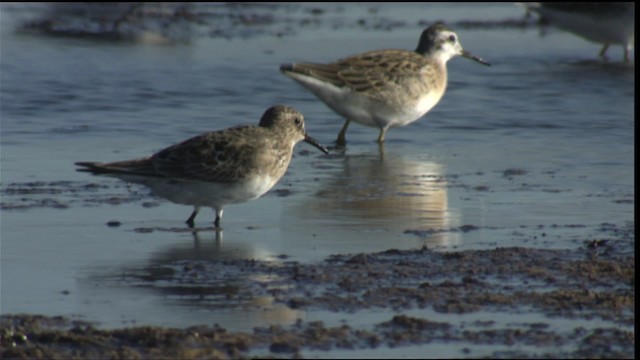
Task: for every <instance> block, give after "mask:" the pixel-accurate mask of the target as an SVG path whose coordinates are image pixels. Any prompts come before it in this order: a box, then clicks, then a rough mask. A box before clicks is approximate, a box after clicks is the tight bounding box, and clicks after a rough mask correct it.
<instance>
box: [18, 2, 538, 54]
mask: <svg viewBox="0 0 640 360" xmlns="http://www.w3.org/2000/svg"><path fill="white" fill-rule="evenodd" d="M38 10H39V11H38V12H37V14H34V15H33V16H32V17H31V18H30V19H28V20H26V21H24V22H23V23H22V24H21V26H20V27H19V29H18V30H19V31H21V32H24V33H33V34H38V35H45V36H51V37H67V38H77V39H87V40H91V41H96V40H97V41H118V42H121V41H124V42H139V41H143V42H155V43H159V44H167V43H175V42H181V43H182V42H190V41H192V40H194V39H196V38H203V37H210V38H224V39H229V40H231V39H247V38H254V37H263V36H270V37H288V36H294V35H296V34H297V33H298V31H299V30H300V29H315V28H323V27H325V28H326V27H332V28H334V29H354V28H357V29H367V30H383V31H392V30H394V29H398V28H406V27H409V26H415V25H419V26H421V27H426V26H428V25H431V24H432V23H434V22H436V21H442V20H441V19H429V20H420V21H418V23H417V24H412V23H408V22H407V21H404V20H399V19H396V18H392V17H388V16H385V15H383V14H380V12H381V11H380V8H379V7H378V6H376V5H375V4H372V5H370V6H369V7H368V9H367V10H363V11H364V12H367V13H368V14H370V15H372V16H370V17H361V16H348V14H345V12H344V8H343V6H341V5H340V4H334V5H327V4H324V5H323V6H322V7H318V6H316V5H314V4H301V3H298V4H294V3H289V4H249V3H245V4H236V3H218V4H213V3H211V4H181V3H170V4H152V3H118V4H109V3H104V4H99V5H98V6H96V4H94V5H91V6H87V5H84V4H51V5H48V6H43V7H41V8H39V9H38ZM450 25H453V26H455V28H462V29H495V28H516V29H522V28H527V27H533V26H538V24H537V23H536V22H535V21H534V20H533V19H532V18H527V17H525V16H524V15H523V16H522V17H517V18H512V19H503V20H496V21H477V20H462V21H458V22H456V23H455V24H450Z"/></svg>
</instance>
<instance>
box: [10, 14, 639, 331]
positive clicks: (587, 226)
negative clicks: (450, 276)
mask: <svg viewBox="0 0 640 360" xmlns="http://www.w3.org/2000/svg"><path fill="white" fill-rule="evenodd" d="M208 6H209V9H211V8H215V6H212V5H208ZM220 6H222V5H220ZM316 7H317V8H321V9H325V10H324V11H325V13H324V14H322V15H317V16H316V15H309V13H308V12H305V10H304V8H302V9H301V8H298V7H288V6H284V7H264V8H263V7H260V6H256V8H253V9H249V10H247V11H251V12H256V13H259V14H273V16H274V19H275V20H274V23H273V24H271V25H269V26H267V27H266V28H267V29H268V30H269V31H280V30H282V31H283V32H284V33H285V34H286V36H283V37H276V36H272V35H270V34H268V33H267V34H262V33H260V32H259V29H260V28H258V29H257V30H252V29H251V28H249V30H246V31H247V34H249V35H246V36H236V37H232V38H231V39H225V38H217V37H211V36H208V35H207V33H206V32H205V35H202V34H201V33H198V34H196V35H197V36H194V37H193V38H192V39H191V41H189V42H185V43H178V44H171V45H157V44H148V43H139V42H134V43H128V42H127V43H119V42H109V41H100V42H96V41H91V40H87V39H75V38H51V37H46V36H39V35H27V34H16V33H15V32H14V31H13V29H14V25H15V24H16V22H17V21H18V20H19V19H20V18H24V17H27V16H29V15H30V14H31V13H32V12H34V11H35V10H34V8H27V9H26V10H25V6H24V5H15V4H14V5H5V4H3V5H2V8H0V9H1V10H0V11H1V15H2V18H1V20H2V24H1V26H2V28H1V29H2V37H1V39H0V40H1V56H0V61H1V68H0V70H1V74H0V81H1V83H0V95H1V104H0V105H1V108H0V121H1V146H2V148H1V157H2V165H1V186H2V193H1V196H2V213H1V226H2V229H1V245H2V252H1V260H2V288H1V291H2V293H1V295H2V299H1V300H2V301H1V306H2V307H1V310H2V313H19V312H27V313H42V314H47V315H73V316H79V317H82V318H84V319H86V320H91V321H98V322H99V323H100V324H101V325H104V326H121V325H123V324H132V323H136V324H157V325H166V326H188V325H192V324H200V323H203V322H205V321H206V322H209V323H214V322H216V323H219V324H221V325H222V326H225V327H227V328H230V329H231V330H236V329H251V328H252V327H253V326H259V325H265V324H272V323H281V324H289V323H292V322H293V321H295V319H298V318H305V319H307V320H309V319H314V318H324V317H325V316H326V315H325V314H322V313H320V314H314V313H311V312H310V313H306V314H305V313H300V312H296V311H291V310H288V309H282V308H278V307H274V308H272V309H271V310H270V311H264V310H262V309H256V310H251V309H249V310H247V309H241V310H234V309H225V310H220V311H214V310H211V309H208V308H206V307H199V306H198V304H197V303H191V304H189V305H187V306H185V302H180V301H178V300H179V299H174V298H171V297H167V296H163V295H162V293H161V292H158V291H156V290H155V289H152V288H146V287H136V286H135V284H128V285H127V284H122V283H120V282H118V280H117V275H118V274H120V273H126V272H135V271H143V270H144V269H145V268H146V267H148V266H152V265H153V264H158V263H166V264H179V263H180V261H183V260H189V259H194V258H225V257H234V258H256V259H268V260H272V261H280V260H279V259H280V258H279V256H280V255H286V256H287V260H294V261H302V262H307V261H318V260H322V259H324V258H325V257H326V256H328V255H330V254H337V253H359V252H369V251H383V250H386V249H390V248H403V249H405V248H414V247H420V246H422V245H425V244H426V245H427V246H429V247H430V248H433V249H438V250H452V249H484V248H493V247H497V246H530V247H550V248H572V247H578V246H582V244H583V241H584V240H589V239H593V238H594V237H598V236H599V232H598V229H599V228H600V227H601V226H602V224H614V225H624V224H626V223H628V222H633V221H634V202H635V192H634V187H633V184H634V171H633V169H634V157H633V153H634V135H633V131H634V115H635V114H634V99H635V92H634V87H635V84H634V76H635V68H634V65H624V64H622V63H620V59H621V57H622V50H621V49H620V48H617V47H612V48H611V49H610V50H609V56H610V57H611V61H610V62H609V63H606V62H603V61H602V60H600V59H599V58H597V52H598V50H599V45H597V44H592V43H588V42H586V41H584V40H582V39H580V38H577V37H575V36H573V35H571V34H567V33H563V32H559V31H557V32H552V33H550V34H548V35H547V36H545V37H540V36H539V33H538V29H537V28H533V27H530V28H527V29H520V28H515V27H488V28H482V27H478V28H473V27H470V28H461V29H455V28H454V30H457V32H458V34H459V36H460V39H461V42H462V45H463V46H465V48H466V49H467V50H469V51H471V52H472V53H474V54H476V55H479V56H481V57H483V58H485V59H486V60H488V61H490V62H491V63H492V64H493V66H492V67H490V68H487V67H484V66H481V65H478V64H476V63H474V62H471V61H468V60H466V59H462V58H456V59H453V60H452V61H451V62H450V63H449V76H450V81H449V88H448V91H447V93H446V94H445V96H444V98H443V100H442V101H441V102H440V103H439V104H438V105H437V106H436V107H435V108H434V109H433V110H432V111H431V112H430V113H429V114H428V115H427V116H426V117H425V118H424V119H421V120H420V121H418V122H416V123H414V124H411V125H409V126H407V127H403V128H395V129H391V130H390V131H389V132H388V134H387V140H386V143H385V147H384V154H383V155H381V154H380V149H379V148H378V146H377V144H376V143H375V142H374V140H375V138H376V136H377V130H376V129H372V128H365V127H362V126H359V125H357V124H353V125H352V126H351V127H350V129H349V132H348V133H347V141H348V147H347V151H346V155H345V156H336V155H333V156H323V155H321V154H320V153H319V152H317V151H316V150H315V149H313V148H311V147H309V146H306V145H304V144H300V145H298V147H297V148H296V156H295V158H294V160H293V161H292V163H291V166H290V168H289V171H288V173H287V174H286V175H285V177H284V178H283V179H282V180H281V182H280V183H279V184H278V185H277V186H276V187H275V190H290V191H291V192H290V194H289V193H286V192H282V191H281V192H280V194H281V195H283V194H284V195H286V196H278V195H277V193H276V192H273V191H272V192H271V193H269V194H267V195H266V196H265V197H263V198H262V199H259V200H256V201H254V202H250V203H245V204H241V205H235V206H229V207H227V208H226V209H225V217H224V219H223V227H224V233H223V240H222V243H221V244H220V243H217V244H216V242H215V240H214V236H215V235H214V233H213V232H210V231H209V232H202V233H200V239H199V247H194V239H193V237H192V235H191V233H189V232H175V231H174V232H172V231H162V230H155V231H152V232H144V231H140V230H141V229H143V230H144V229H156V228H162V229H170V228H176V227H184V224H183V222H184V220H185V219H186V218H187V217H188V215H189V214H190V212H191V208H190V207H186V206H180V205H174V204H171V203H169V202H166V201H163V200H160V199H154V198H151V197H147V196H145V194H146V190H145V189H144V188H142V187H135V186H134V187H132V188H131V190H128V189H127V187H126V184H125V183H123V182H119V181H117V180H114V179H108V178H99V177H91V176H89V175H87V174H84V173H76V172H75V167H74V165H73V162H74V161H80V160H84V161H86V160H94V161H114V160H123V159H129V158H135V157H139V156H145V155H149V154H151V153H152V152H154V151H156V150H158V149H160V148H163V147H165V146H168V145H170V144H172V143H175V142H178V141H180V140H183V139H186V138H188V137H190V136H192V135H195V134H198V133H201V132H204V131H209V130H215V129H221V128H226V127H229V126H232V125H236V124H239V123H257V121H258V119H259V117H260V116H261V114H262V112H263V111H264V110H265V109H266V108H267V107H269V106H270V105H272V104H276V103H281V104H286V105H290V106H293V107H295V108H297V109H298V110H300V111H302V113H303V114H305V117H306V121H307V131H308V132H309V134H311V135H312V136H314V137H315V138H317V139H318V140H319V141H320V142H321V143H324V144H325V145H332V142H333V141H334V140H335V137H336V135H337V133H338V131H339V129H340V127H341V126H342V123H343V120H342V119H340V118H339V117H338V116H337V115H336V114H335V113H333V112H332V111H331V110H330V109H328V108H327V107H326V106H325V105H324V104H322V103H321V102H320V101H319V100H317V99H316V98H315V97H314V96H313V95H311V94H310V93H309V92H307V91H306V90H304V89H302V88H301V87H300V86H299V85H297V84H296V83H294V82H293V81H292V80H290V79H288V78H286V77H285V76H283V75H282V74H280V73H279V71H278V66H279V64H281V63H285V62H291V61H304V60H307V61H308V60H313V61H330V60H334V59H337V58H339V57H343V56H346V55H349V54H353V53H357V52H360V51H365V50H370V49H377V48H388V47H396V48H414V47H415V44H416V43H417V40H418V37H419V34H420V31H421V30H422V28H423V26H422V25H419V23H418V22H419V21H420V20H423V21H425V23H430V22H431V21H433V20H436V19H444V20H446V21H448V22H450V23H453V24H455V23H456V22H457V21H461V20H478V21H490V20H495V21H500V20H504V19H510V18H519V17H520V16H521V15H522V11H521V9H519V8H518V7H516V6H514V5H512V4H481V5H475V4H466V5H449V4H435V5H432V4H417V3H414V4H404V5H398V4H377V5H362V4H358V5H340V6H338V5H317V6H316ZM370 8H375V9H378V10H377V11H375V12H374V11H371V10H370ZM296 17H307V18H311V19H320V20H319V21H318V22H317V23H314V22H311V25H309V26H300V23H299V22H296V21H297V20H296V21H294V20H291V19H297V18H296ZM287 19H288V20H290V21H291V23H292V24H293V25H291V27H293V28H294V29H295V31H293V32H290V33H287V32H286V31H285V30H286V29H287V26H286V24H288V23H287V22H286V21H287ZM357 19H368V20H369V21H370V22H369V23H376V21H378V22H379V23H381V24H397V26H391V27H392V30H391V31H386V30H381V29H378V28H376V27H375V26H371V27H369V26H357V25H355V24H357ZM376 19H377V20H376ZM283 24H284V25H283ZM283 29H284V30H283ZM251 31H255V32H256V34H253V33H252V32H251ZM201 32H202V31H201ZM90 184H97V186H95V188H94V187H88V186H89V185H90ZM109 199H111V200H109ZM105 201H107V202H108V201H110V202H112V203H115V204H107V203H105ZM110 220H117V221H120V222H121V226H119V227H108V226H107V225H106V223H107V222H108V221H110ZM212 220H213V213H212V212H211V210H210V209H205V210H203V211H202V212H201V215H200V216H199V218H198V219H197V225H200V226H209V225H210V222H211V221H212ZM464 225H473V226H475V227H478V229H477V230H474V231H469V232H462V231H459V228H460V227H461V226H464ZM136 230H137V231H136ZM438 230H440V231H438ZM129 285H130V286H129ZM345 316H346V315H345Z"/></svg>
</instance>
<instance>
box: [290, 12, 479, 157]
mask: <svg viewBox="0 0 640 360" xmlns="http://www.w3.org/2000/svg"><path fill="white" fill-rule="evenodd" d="M458 55H460V56H463V57H466V58H469V59H472V60H475V61H477V62H479V63H481V64H484V65H489V63H488V62H486V61H484V60H483V59H481V58H479V57H477V56H474V55H472V54H470V53H469V52H467V51H465V50H463V49H462V46H461V45H460V42H459V41H458V35H456V33H454V32H453V31H451V30H450V29H448V28H447V27H446V26H445V25H444V24H442V23H436V24H434V25H432V26H430V27H429V28H427V29H425V30H424V31H423V32H422V36H421V37H420V41H419V42H418V47H417V48H416V49H415V50H414V51H410V50H397V49H387V50H374V51H369V52H365V53H361V54H357V55H353V56H349V57H346V58H343V59H341V60H338V61H335V62H332V63H328V64H319V63H293V64H283V65H281V66H280V70H281V71H282V72H283V73H284V74H285V75H287V76H289V77H291V78H292V79H294V80H296V81H297V82H299V83H300V84H302V85H303V86H304V87H306V88H307V89H309V90H311V92H312V93H314V94H315V95H316V96H317V97H318V98H320V100H322V101H323V102H324V103H325V104H327V106H329V107H330V108H331V109H333V110H334V111H335V112H337V113H338V114H340V115H342V116H343V117H345V119H346V121H345V123H344V126H343V127H342V130H340V133H339V134H338V139H337V141H336V142H337V143H338V145H344V144H345V143H346V139H345V134H346V131H347V127H348V126H349V123H350V122H351V121H355V122H357V123H360V124H362V125H366V126H371V127H377V128H379V129H380V134H379V136H378V142H379V143H382V142H383V141H384V137H385V134H386V132H387V129H389V128H390V127H396V126H404V125H407V124H410V123H412V122H414V121H416V120H418V119H419V118H420V117H422V116H423V115H424V114H426V113H427V112H428V111H429V110H431V108H433V107H434V106H435V105H436V104H437V103H438V101H440V99H441V98H442V95H444V92H445V89H446V87H447V61H449V59H451V58H452V57H454V56H458Z"/></svg>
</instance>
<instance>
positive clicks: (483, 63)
mask: <svg viewBox="0 0 640 360" xmlns="http://www.w3.org/2000/svg"><path fill="white" fill-rule="evenodd" d="M461 55H462V56H464V57H466V58H467V59H471V60H473V61H477V62H479V63H480V64H482V65H486V66H491V64H490V63H488V62H487V61H485V60H484V59H483V58H481V57H477V56H475V55H473V54H472V53H470V52H466V51H463V52H462V54H461Z"/></svg>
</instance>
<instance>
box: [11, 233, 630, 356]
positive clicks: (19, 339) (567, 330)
mask: <svg viewBox="0 0 640 360" xmlns="http://www.w3.org/2000/svg"><path fill="white" fill-rule="evenodd" d="M602 235H603V236H602V238H598V239H588V240H587V239H585V242H584V246H582V247H581V248H579V249H572V250H548V249H528V248H520V247H510V248H496V249H493V250H468V251H459V252H433V251H431V250H429V249H427V248H421V249H413V250H393V249H391V250H388V251H384V252H378V253H360V254H348V255H334V256H330V257H329V258H327V259H325V260H324V261H322V262H320V263H315V264H303V263H298V262H295V261H287V260H286V258H283V259H282V261H281V262H273V261H258V260H247V259H244V260H215V261H211V260H189V261H185V262H184V263H175V264H171V265H167V264H164V265H159V268H157V269H147V272H148V273H149V274H150V273H152V272H154V273H156V275H155V276H149V275H146V276H142V275H139V274H138V275H131V276H132V277H136V278H137V279H136V281H138V282H140V281H146V282H148V285H149V286H154V284H155V286H160V285H159V284H160V283H162V284H164V285H162V286H165V287H166V289H165V290H166V291H167V292H174V293H175V294H179V295H180V296H184V297H186V298H188V297H189V296H198V297H200V298H207V297H208V298H209V301H210V302H211V303H218V304H219V305H221V306H222V305H224V306H230V304H236V305H237V304H239V303H243V302H245V301H246V300H247V299H250V298H259V297H265V296H268V297H271V298H272V300H273V302H274V303H277V304H279V305H282V306H285V307H288V308H290V309H297V310H301V311H325V312H332V313H338V314H345V318H347V319H349V316H351V317H352V319H355V318H356V317H357V316H358V313H359V312H360V313H361V312H362V311H363V310H379V311H380V312H381V313H382V314H383V315H384V316H385V317H384V320H382V321H377V322H376V321H374V322H373V323H371V324H368V325H367V324H363V322H361V321H355V320H354V321H353V322H352V321H342V322H341V323H339V324H328V323H325V322H322V321H308V322H307V321H303V320H298V321H297V322H296V323H295V324H294V325H291V326H277V325H274V326H270V327H261V328H254V330H253V332H231V331H227V330H225V329H224V328H222V327H220V326H218V325H216V324H203V325H202V326H194V327H189V328H184V329H175V328H164V327H152V326H138V327H127V328H120V329H100V326H99V324H91V323H88V322H85V321H81V320H75V319H69V318H63V317H44V316H39V315H27V314H13V315H8V314H3V315H2V317H1V318H0V328H1V330H0V336H1V339H0V357H2V358H51V359H56V358H114V359H135V358H160V357H161V358H223V359H224V358H242V357H246V358H249V357H281V358H301V357H317V356H320V357H323V354H325V355H324V356H330V355H331V354H335V352H336V351H339V352H340V354H341V355H342V356H345V354H346V356H349V354H353V355H352V356H358V354H362V353H361V352H360V351H370V350H372V349H373V350H375V349H394V350H396V351H398V352H397V354H403V352H402V351H403V349H407V353H406V354H413V355H412V356H419V357H429V353H430V352H429V346H431V345H434V346H435V345H438V344H448V345H449V346H451V345H454V346H455V347H457V348H458V349H459V351H458V353H456V356H459V357H478V356H490V357H496V358H512V357H518V358H529V357H535V358H538V357H546V358H633V357H634V356H635V350H634V348H635V333H634V330H633V328H634V324H635V307H634V304H635V256H634V240H635V226H634V224H628V225H626V226H623V227H615V226H603V229H602ZM157 273H161V274H162V275H157ZM160 279H162V280H160ZM212 279H215V281H212ZM238 279H242V281H241V282H240V281H237V280H238ZM251 279H255V280H251ZM264 279H268V280H266V281H265V280H264ZM122 281H125V282H126V281H133V279H129V280H127V279H124V280H122ZM421 309H423V310H425V313H424V315H416V314H420V312H419V311H420V310H421ZM416 311H418V312H416ZM487 313H488V314H495V316H492V318H495V319H496V320H495V321H493V320H488V321H470V322H464V321H462V322H460V321H459V319H460V316H465V315H473V314H487ZM387 314H388V316H387ZM429 314H431V315H429ZM522 314H529V315H531V319H535V320H534V321H528V322H527V321H521V320H514V321H512V322H509V321H506V322H505V321H504V319H509V317H510V316H516V317H517V316H518V315H522ZM436 315H437V316H436ZM498 319H503V320H498ZM519 319H521V318H519ZM563 322H566V324H568V326H558V324H561V323H563ZM479 346H483V347H484V350H483V352H477V349H478V347H479ZM487 346H488V349H491V350H489V352H487V350H486V349H487ZM416 347H417V348H418V349H422V350H419V352H416V350H415V349H416ZM344 351H347V352H344ZM419 354H422V355H419ZM434 355H435V354H434ZM405 356H406V355H405Z"/></svg>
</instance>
